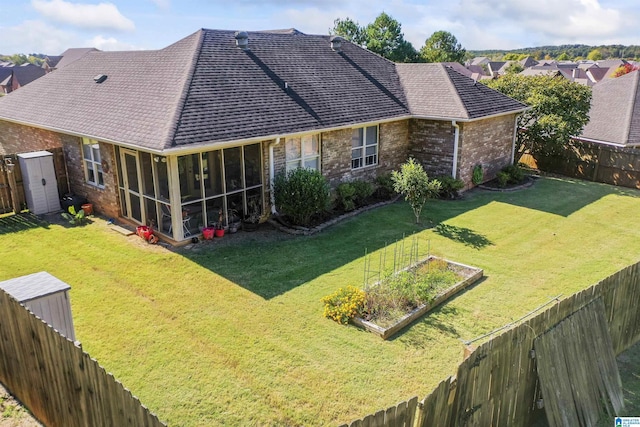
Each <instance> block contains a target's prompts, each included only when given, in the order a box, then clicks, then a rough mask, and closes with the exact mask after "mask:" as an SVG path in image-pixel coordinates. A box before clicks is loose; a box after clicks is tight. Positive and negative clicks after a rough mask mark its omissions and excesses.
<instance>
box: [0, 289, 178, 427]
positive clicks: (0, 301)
mask: <svg viewBox="0 0 640 427" xmlns="http://www.w3.org/2000/svg"><path fill="white" fill-rule="evenodd" d="M0 382H2V383H3V384H4V385H5V386H6V387H7V388H8V389H9V390H10V392H11V393H12V394H13V395H14V396H16V398H18V399H19V400H20V401H21V402H23V403H24V404H25V405H26V406H27V407H28V408H29V410H30V411H31V412H32V413H33V415H34V416H35V417H36V418H38V419H39V420H40V421H41V422H42V423H44V424H45V425H46V426H53V427H55V426H63V427H76V426H77V427H85V426H105V427H106V426H147V427H161V426H165V427H166V424H164V423H162V422H161V421H160V420H158V418H157V417H156V416H155V415H154V414H152V413H151V412H149V410H148V409H147V408H146V407H144V406H143V405H142V404H141V403H140V401H139V400H138V398H136V397H135V396H133V395H132V394H131V392H130V391H129V390H127V389H126V388H124V386H123V385H122V384H121V383H120V382H119V381H117V380H116V379H115V378H114V377H113V375H111V374H110V373H107V372H106V371H105V370H104V368H102V367H101V366H100V365H99V364H98V362H97V361H96V360H95V359H92V358H91V357H90V356H89V355H88V354H87V353H85V352H84V351H82V349H81V348H79V347H77V346H76V345H75V344H74V343H73V342H71V341H69V340H68V339H66V338H65V337H63V336H62V335H60V334H59V333H58V332H57V331H55V330H54V329H53V328H52V327H51V326H49V325H47V324H46V323H45V322H43V321H42V320H40V319H39V318H38V317H36V316H34V315H33V314H32V313H31V312H30V311H28V310H27V309H26V308H25V307H24V306H22V305H20V304H19V303H18V301H16V300H15V299H14V298H12V297H11V296H9V295H8V294H7V293H6V292H5V291H3V290H2V291H0Z"/></svg>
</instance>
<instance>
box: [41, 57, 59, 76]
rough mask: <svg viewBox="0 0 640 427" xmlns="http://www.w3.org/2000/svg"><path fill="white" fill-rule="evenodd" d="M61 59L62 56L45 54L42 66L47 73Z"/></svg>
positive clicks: (54, 67) (53, 68)
mask: <svg viewBox="0 0 640 427" xmlns="http://www.w3.org/2000/svg"><path fill="white" fill-rule="evenodd" d="M61 59H62V56H45V57H44V61H42V68H44V70H45V71H46V72H47V73H50V72H52V71H53V70H55V69H56V66H57V65H58V62H60V60H61Z"/></svg>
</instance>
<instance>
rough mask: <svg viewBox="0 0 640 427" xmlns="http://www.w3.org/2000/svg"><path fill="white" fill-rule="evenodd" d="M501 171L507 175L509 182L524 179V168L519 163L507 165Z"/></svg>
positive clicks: (518, 181) (519, 181)
mask: <svg viewBox="0 0 640 427" xmlns="http://www.w3.org/2000/svg"><path fill="white" fill-rule="evenodd" d="M501 171H502V172H504V173H506V174H507V175H508V176H509V183H512V184H519V183H521V182H522V180H523V179H524V170H523V169H522V168H521V167H520V165H508V166H505V167H503V168H502V170H501Z"/></svg>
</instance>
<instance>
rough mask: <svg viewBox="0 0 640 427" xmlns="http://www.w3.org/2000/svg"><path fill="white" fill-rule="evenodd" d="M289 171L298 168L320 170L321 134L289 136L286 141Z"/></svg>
mask: <svg viewBox="0 0 640 427" xmlns="http://www.w3.org/2000/svg"><path fill="white" fill-rule="evenodd" d="M285 151H286V158H287V171H290V170H293V169H296V168H302V167H304V168H308V169H314V170H320V135H319V134H315V135H304V136H302V137H300V138H287V140H286V143H285Z"/></svg>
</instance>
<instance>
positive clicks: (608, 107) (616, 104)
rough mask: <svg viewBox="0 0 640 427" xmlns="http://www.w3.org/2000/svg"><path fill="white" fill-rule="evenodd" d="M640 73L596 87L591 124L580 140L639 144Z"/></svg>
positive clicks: (592, 100) (605, 81) (590, 116)
mask: <svg viewBox="0 0 640 427" xmlns="http://www.w3.org/2000/svg"><path fill="white" fill-rule="evenodd" d="M639 83H640V72H638V71H633V72H631V73H628V74H626V75H624V76H621V77H616V78H613V79H606V80H603V81H601V82H600V83H598V84H596V85H595V86H593V89H592V90H593V92H592V99H591V109H590V110H589V123H588V124H587V125H586V126H585V127H584V130H583V131H582V135H581V136H580V137H581V138H586V139H590V140H594V141H601V142H605V143H611V144H616V145H640V84H639Z"/></svg>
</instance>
